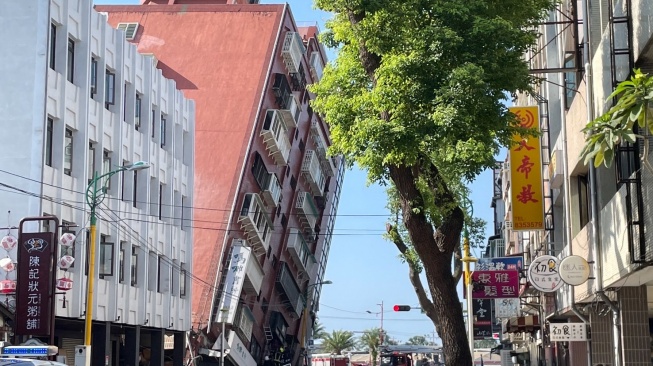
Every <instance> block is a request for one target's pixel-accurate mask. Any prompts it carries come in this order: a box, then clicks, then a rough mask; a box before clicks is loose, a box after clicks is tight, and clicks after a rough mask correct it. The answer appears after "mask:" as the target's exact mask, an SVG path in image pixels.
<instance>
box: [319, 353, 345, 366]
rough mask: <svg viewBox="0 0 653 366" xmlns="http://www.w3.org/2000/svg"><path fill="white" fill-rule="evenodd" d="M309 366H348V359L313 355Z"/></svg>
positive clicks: (339, 356)
mask: <svg viewBox="0 0 653 366" xmlns="http://www.w3.org/2000/svg"><path fill="white" fill-rule="evenodd" d="M311 366H349V357H347V356H341V355H332V354H330V353H318V354H313V355H311Z"/></svg>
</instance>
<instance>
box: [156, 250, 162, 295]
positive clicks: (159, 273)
mask: <svg viewBox="0 0 653 366" xmlns="http://www.w3.org/2000/svg"><path fill="white" fill-rule="evenodd" d="M162 269H163V256H162V255H160V256H159V257H158V260H157V276H156V278H157V281H156V292H163V291H162V290H163V287H162V282H163V277H161V276H162V275H163V273H162Z"/></svg>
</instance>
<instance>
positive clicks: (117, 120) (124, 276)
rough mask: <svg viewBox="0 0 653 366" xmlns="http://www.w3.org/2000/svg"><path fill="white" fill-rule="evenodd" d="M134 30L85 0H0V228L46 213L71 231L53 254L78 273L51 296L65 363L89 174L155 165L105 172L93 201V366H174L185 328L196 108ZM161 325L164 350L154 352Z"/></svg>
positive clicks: (75, 341)
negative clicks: (140, 48)
mask: <svg viewBox="0 0 653 366" xmlns="http://www.w3.org/2000/svg"><path fill="white" fill-rule="evenodd" d="M131 31H132V30H130V29H126V32H124V31H122V30H115V29H113V28H111V27H110V26H109V25H108V24H107V22H106V17H105V16H104V15H102V14H99V13H97V12H96V11H94V10H93V9H92V1H91V0H51V1H50V0H28V1H26V0H4V1H2V2H0V34H2V35H3V36H2V37H0V86H1V87H0V128H2V131H3V136H4V141H3V143H2V144H0V185H1V186H2V187H1V188H0V212H1V213H2V215H0V216H2V219H1V220H0V227H16V226H18V224H19V221H20V220H21V219H22V218H23V217H33V216H41V215H55V216H57V217H58V218H59V219H60V220H61V222H62V223H63V226H64V227H62V228H61V229H60V232H66V231H70V232H74V233H76V234H77V240H76V242H75V245H74V247H73V249H70V250H67V251H66V249H65V248H64V249H62V252H61V254H60V255H64V254H70V255H73V256H74V258H75V262H74V265H73V267H72V268H71V269H69V270H68V271H67V273H64V271H62V270H59V271H58V273H57V274H56V276H57V278H60V277H68V278H70V279H71V280H73V283H74V286H73V288H72V290H70V291H68V292H67V293H66V296H65V302H64V297H63V296H61V295H59V296H58V298H57V307H56V315H57V318H56V323H55V327H56V332H55V335H56V337H55V341H56V342H57V345H58V346H59V350H60V355H63V356H67V357H68V359H67V363H68V364H73V361H74V357H73V356H72V355H73V352H74V346H75V345H79V344H83V336H84V321H85V320H84V317H85V308H86V284H87V281H86V271H85V270H84V269H85V268H86V267H87V266H88V264H87V262H88V258H87V247H88V246H87V245H86V244H87V240H85V238H88V237H89V236H88V234H87V233H88V230H86V229H87V228H88V227H89V218H90V215H89V209H88V205H87V204H86V203H85V195H86V194H85V192H86V189H87V186H88V184H89V181H90V180H91V179H92V177H93V172H94V171H97V172H98V174H103V173H106V172H109V171H113V170H115V169H117V168H118V167H120V166H125V165H129V164H132V163H134V162H138V161H145V162H148V163H149V164H150V165H151V166H150V168H149V169H146V170H141V171H138V172H131V171H128V172H127V171H126V172H120V173H118V174H115V175H113V176H112V177H111V178H110V181H109V182H108V183H107V184H108V186H107V187H108V189H107V191H106V196H105V199H104V201H103V202H102V203H101V204H100V205H99V206H98V210H97V213H98V226H97V228H98V229H97V238H96V248H97V257H96V267H95V274H96V276H98V277H96V279H97V281H96V286H95V296H94V298H93V301H94V307H93V308H94V312H93V319H94V320H95V321H96V322H95V323H94V325H93V356H92V361H91V364H92V365H100V364H102V365H104V364H105V360H109V363H108V364H110V365H118V364H121V365H122V364H127V365H134V364H138V359H139V352H140V351H141V350H145V351H144V352H143V355H142V357H143V358H145V359H148V358H149V359H150V362H151V364H153V365H163V358H164V357H165V358H166V359H168V357H173V358H174V365H181V364H182V363H181V362H182V358H183V353H184V342H185V331H186V330H188V329H190V328H191V323H190V316H191V310H190V309H191V303H190V302H191V293H190V289H191V286H190V274H188V272H187V269H188V268H191V260H192V241H193V240H192V225H191V220H192V216H191V215H192V212H191V206H192V201H193V161H194V159H193V151H194V147H193V141H194V133H195V131H194V122H195V107H194V103H193V102H192V101H190V100H188V99H185V98H184V96H183V95H182V93H181V92H180V91H179V90H177V89H176V85H175V82H174V81H172V80H168V79H166V78H164V77H163V76H162V73H161V70H159V69H157V68H156V66H157V60H156V59H155V58H154V57H152V56H151V55H150V56H148V55H141V54H139V53H137V52H136V47H135V46H134V45H132V44H130V43H129V42H127V40H126V39H125V37H126V36H127V37H129V36H130V32H131ZM126 33H127V34H126ZM7 35H11V36H7ZM8 212H10V214H8V215H7V213H8ZM7 216H8V218H7ZM27 228H28V229H32V230H33V229H35V228H34V227H31V228H30V227H29V226H27ZM36 229H37V230H38V228H36ZM41 229H46V230H53V228H48V227H45V228H41ZM35 231H36V230H35ZM44 231H45V230H44ZM5 232H6V231H5ZM10 232H11V234H12V235H14V236H17V235H18V233H17V230H15V229H13V230H11V231H10ZM4 235H5V234H4V232H3V234H2V236H4ZM15 251H16V249H15V248H14V249H13V250H11V251H10V252H9V253H8V254H9V255H10V256H11V257H12V258H13V259H14V260H15V259H16V257H15V256H16V253H15ZM63 251H66V253H64V252H63ZM0 252H4V250H2V249H1V248H0ZM3 255H4V253H0V256H3ZM3 276H5V278H6V277H8V278H9V279H14V278H15V273H8V274H7V273H5V272H4V271H1V270H0V279H3ZM12 276H13V277H12ZM12 301H13V300H12V299H11V298H9V299H7V300H5V301H2V303H3V304H4V305H5V306H6V305H9V308H11V307H12ZM165 335H167V336H173V335H174V341H172V339H171V338H168V339H167V340H168V342H165V343H166V347H165V348H172V345H173V344H174V351H173V350H170V351H166V355H165V356H164V339H166V337H164V336H165ZM167 352H170V354H168V353H167ZM105 357H107V358H105Z"/></svg>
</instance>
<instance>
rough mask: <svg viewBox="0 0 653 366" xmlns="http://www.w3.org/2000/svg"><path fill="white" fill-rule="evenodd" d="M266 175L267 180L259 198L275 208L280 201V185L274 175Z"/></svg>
mask: <svg viewBox="0 0 653 366" xmlns="http://www.w3.org/2000/svg"><path fill="white" fill-rule="evenodd" d="M268 174H269V175H268V178H267V179H266V182H265V184H264V185H263V191H262V192H261V196H262V197H263V200H264V201H265V202H266V203H267V204H268V205H271V206H275V207H276V206H277V205H278V204H279V201H280V200H281V184H280V183H279V179H278V178H277V175H276V174H274V173H268Z"/></svg>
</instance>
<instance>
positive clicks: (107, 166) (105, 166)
mask: <svg viewBox="0 0 653 366" xmlns="http://www.w3.org/2000/svg"><path fill="white" fill-rule="evenodd" d="M110 171H111V152H110V151H107V150H104V152H103V153H102V174H107V173H109V172H110ZM121 174H124V173H121ZM104 187H106V188H111V178H107V181H106V182H105V184H104Z"/></svg>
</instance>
